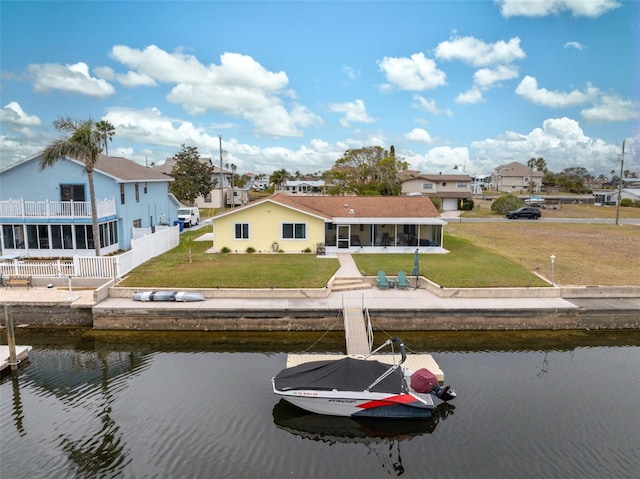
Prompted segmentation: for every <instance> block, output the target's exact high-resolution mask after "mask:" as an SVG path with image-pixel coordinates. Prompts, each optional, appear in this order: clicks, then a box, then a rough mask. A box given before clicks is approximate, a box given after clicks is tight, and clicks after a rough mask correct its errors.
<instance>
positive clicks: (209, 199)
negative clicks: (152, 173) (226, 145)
mask: <svg viewBox="0 0 640 479" xmlns="http://www.w3.org/2000/svg"><path fill="white" fill-rule="evenodd" d="M200 161H201V162H202V163H206V164H207V165H209V166H212V167H213V174H212V175H211V176H212V179H213V181H214V183H215V186H214V188H213V189H212V190H211V191H210V192H209V193H207V194H206V195H204V196H198V197H197V198H196V200H195V206H197V207H199V208H216V209H217V208H221V207H222V204H223V203H225V202H226V204H227V205H230V204H231V203H230V201H231V200H232V199H233V198H234V195H231V176H232V172H231V171H228V170H225V169H224V168H223V169H222V170H220V168H219V167H218V166H216V165H215V164H214V162H213V161H212V160H211V158H202V157H200ZM175 164H176V160H174V159H173V158H168V159H167V160H166V161H165V162H164V163H163V164H161V165H156V166H154V167H153V169H154V170H156V171H160V172H162V173H164V174H165V175H167V176H171V171H172V170H173V167H174V166H175ZM221 173H222V174H221ZM221 180H222V181H221ZM221 185H222V188H221ZM236 204H244V203H236Z"/></svg>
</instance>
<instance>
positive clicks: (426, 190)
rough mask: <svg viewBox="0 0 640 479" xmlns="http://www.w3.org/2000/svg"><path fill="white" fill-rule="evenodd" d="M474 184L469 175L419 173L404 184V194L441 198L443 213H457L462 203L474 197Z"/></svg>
mask: <svg viewBox="0 0 640 479" xmlns="http://www.w3.org/2000/svg"><path fill="white" fill-rule="evenodd" d="M472 184H473V180H472V178H471V177H470V176H469V175H443V174H437V175H432V174H424V173H418V174H416V175H415V176H413V177H411V178H407V179H405V180H404V181H403V182H402V193H403V194H405V195H416V194H421V195H425V196H430V197H432V198H441V199H442V210H443V211H452V210H453V211H455V210H457V209H458V206H459V205H460V202H461V201H463V200H468V199H471V198H472V197H473V192H472Z"/></svg>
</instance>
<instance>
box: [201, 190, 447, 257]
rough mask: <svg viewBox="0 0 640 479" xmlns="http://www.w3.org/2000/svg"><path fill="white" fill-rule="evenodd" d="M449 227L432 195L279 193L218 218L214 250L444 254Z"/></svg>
mask: <svg viewBox="0 0 640 479" xmlns="http://www.w3.org/2000/svg"><path fill="white" fill-rule="evenodd" d="M444 225H446V222H445V221H443V220H442V219H441V218H440V214H439V212H438V210H437V209H436V208H435V206H434V205H433V203H432V202H431V200H430V199H429V198H428V197H426V196H290V195H287V194H286V193H276V194H275V195H273V196H270V197H268V198H264V199H262V200H259V201H255V202H253V203H250V204H248V205H245V206H242V207H240V208H234V209H231V210H227V211H225V212H223V213H220V214H218V215H216V216H214V217H213V233H214V250H215V251H216V252H220V251H223V250H229V251H231V252H237V253H243V252H246V251H247V250H248V249H249V248H252V249H253V250H254V251H255V252H259V253H266V252H278V251H282V252H285V253H302V252H312V253H317V254H325V253H326V254H335V253H337V252H339V251H340V252H363V253H376V252H378V253H380V252H385V253H413V252H415V250H416V249H419V250H420V252H422V253H430V252H431V253H442V252H444V251H445V250H444V248H443V244H442V241H443V233H444Z"/></svg>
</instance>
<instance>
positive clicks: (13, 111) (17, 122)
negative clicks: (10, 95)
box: [0, 101, 42, 127]
mask: <svg viewBox="0 0 640 479" xmlns="http://www.w3.org/2000/svg"><path fill="white" fill-rule="evenodd" d="M0 123H5V124H8V125H9V126H10V127H28V126H40V125H41V124H42V122H41V121H40V118H38V117H37V116H36V115H27V114H26V113H25V112H24V110H23V109H22V107H21V106H20V105H19V104H18V103H17V102H15V101H12V102H10V103H8V104H7V105H5V106H4V107H3V108H2V109H1V110H0Z"/></svg>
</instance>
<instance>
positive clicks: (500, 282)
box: [353, 234, 549, 288]
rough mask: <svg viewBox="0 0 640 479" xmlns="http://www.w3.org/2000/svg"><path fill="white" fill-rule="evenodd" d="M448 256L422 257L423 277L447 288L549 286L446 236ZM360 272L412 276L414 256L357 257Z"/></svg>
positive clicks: (499, 258)
mask: <svg viewBox="0 0 640 479" xmlns="http://www.w3.org/2000/svg"><path fill="white" fill-rule="evenodd" d="M444 236H445V239H444V244H445V247H446V248H447V249H448V250H449V251H450V253H449V254H421V255H420V268H419V273H420V276H424V277H426V278H429V279H430V280H431V281H433V282H435V283H438V284H440V285H442V286H445V287H448V288H455V287H458V288H497V287H528V286H549V284H548V283H547V282H545V281H543V280H542V279H540V278H539V277H538V276H536V275H534V274H533V273H532V272H531V271H528V270H527V269H526V268H524V267H523V266H519V265H518V264H516V263H514V262H513V261H511V260H509V259H508V258H506V257H505V256H501V255H499V254H497V253H492V252H490V251H488V250H486V249H483V248H480V247H478V246H475V245H474V244H473V243H471V242H470V241H467V240H465V239H462V238H460V237H456V236H451V235H447V234H445V235H444ZM353 259H354V260H355V262H356V264H357V265H358V268H359V269H360V271H361V272H363V273H366V274H367V275H368V276H376V274H377V272H378V271H380V270H382V271H384V272H385V273H386V274H387V275H391V276H395V275H397V274H398V271H404V272H406V273H407V274H408V275H411V273H412V271H413V259H414V255H413V254H354V255H353Z"/></svg>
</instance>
